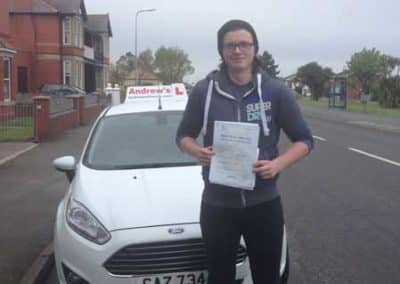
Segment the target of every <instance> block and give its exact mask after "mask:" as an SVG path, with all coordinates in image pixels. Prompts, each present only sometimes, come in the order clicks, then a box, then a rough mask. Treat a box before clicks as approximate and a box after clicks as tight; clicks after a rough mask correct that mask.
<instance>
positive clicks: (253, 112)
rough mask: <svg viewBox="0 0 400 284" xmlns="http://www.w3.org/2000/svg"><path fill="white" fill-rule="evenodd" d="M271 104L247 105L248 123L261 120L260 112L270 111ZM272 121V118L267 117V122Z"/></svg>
mask: <svg viewBox="0 0 400 284" xmlns="http://www.w3.org/2000/svg"><path fill="white" fill-rule="evenodd" d="M270 110H271V102H269V101H267V102H263V103H262V104H260V103H259V102H258V103H254V104H248V105H246V113H247V121H255V120H261V112H260V111H270ZM269 121H271V116H270V115H267V122H269Z"/></svg>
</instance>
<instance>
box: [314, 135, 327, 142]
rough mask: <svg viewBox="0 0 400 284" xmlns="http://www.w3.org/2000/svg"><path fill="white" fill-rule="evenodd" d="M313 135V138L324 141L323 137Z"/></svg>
mask: <svg viewBox="0 0 400 284" xmlns="http://www.w3.org/2000/svg"><path fill="white" fill-rule="evenodd" d="M313 137H314V139H317V140H320V141H326V139H325V138H322V137H320V136H316V135H313Z"/></svg>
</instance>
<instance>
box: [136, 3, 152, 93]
mask: <svg viewBox="0 0 400 284" xmlns="http://www.w3.org/2000/svg"><path fill="white" fill-rule="evenodd" d="M155 10H156V9H143V10H139V11H137V12H136V16H135V69H136V85H138V84H139V68H138V61H139V58H138V53H137V52H138V50H137V49H138V48H137V46H138V44H137V43H138V40H137V31H138V29H137V26H138V25H137V23H138V22H137V19H138V16H139V14H140V13H145V12H154V11H155Z"/></svg>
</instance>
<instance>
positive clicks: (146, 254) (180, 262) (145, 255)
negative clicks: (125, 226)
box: [104, 239, 247, 275]
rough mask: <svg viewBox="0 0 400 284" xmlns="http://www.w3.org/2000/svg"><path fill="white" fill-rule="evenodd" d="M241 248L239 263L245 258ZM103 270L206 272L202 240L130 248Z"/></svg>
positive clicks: (132, 246)
mask: <svg viewBox="0 0 400 284" xmlns="http://www.w3.org/2000/svg"><path fill="white" fill-rule="evenodd" d="M246 256H247V254H246V249H245V248H244V247H243V246H242V245H240V246H239V248H238V251H237V257H236V263H240V262H243V261H244V259H245V258H246ZM104 267H105V268H106V269H107V271H109V272H110V273H111V274H113V275H150V274H163V273H174V272H183V271H198V270H206V269H207V261H206V251H205V248H204V243H203V241H202V240H201V239H190V240H178V241H164V242H154V243H145V244H137V245H130V246H127V247H125V248H123V249H121V250H119V251H118V252H116V253H115V254H114V255H113V256H112V257H111V258H109V259H108V260H107V261H106V262H105V263H104Z"/></svg>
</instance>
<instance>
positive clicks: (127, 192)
mask: <svg viewBox="0 0 400 284" xmlns="http://www.w3.org/2000/svg"><path fill="white" fill-rule="evenodd" d="M150 93H151V92H150ZM156 93H157V90H156ZM186 100H187V98H186V97H185V98H181V97H180V98H179V99H178V98H177V97H175V96H173V95H172V97H171V96H169V95H167V96H161V95H160V94H159V95H158V96H154V97H153V96H149V97H146V98H141V99H136V100H134V101H133V102H125V103H124V104H120V105H117V106H112V107H110V108H108V109H106V110H105V111H103V113H102V114H101V115H100V116H99V117H98V119H97V121H96V122H95V124H94V126H93V129H92V130H91V133H90V135H89V138H88V140H87V142H86V145H85V147H84V149H83V152H82V155H81V157H80V159H79V160H78V161H75V159H74V157H72V156H64V157H61V158H58V159H56V160H55V161H54V165H55V167H56V169H58V170H60V171H63V172H65V173H66V174H67V177H68V179H69V181H70V186H69V188H68V190H67V192H66V194H65V196H64V198H63V199H62V201H61V202H60V204H59V207H58V211H57V218H56V224H55V236H54V250H55V260H56V268H57V274H58V279H59V281H60V283H63V284H64V283H68V284H75V283H83V284H84V283H91V284H102V283H104V284H105V283H107V284H110V283H119V284H128V283H129V284H206V283H207V264H206V255H205V250H204V246H203V242H202V239H201V231H200V225H199V213H200V200H201V192H202V189H203V182H202V179H201V174H200V172H201V168H200V166H199V165H198V164H197V163H196V161H195V160H193V158H191V157H189V156H187V155H185V154H183V153H181V152H180V151H179V150H178V148H177V147H176V145H175V133H176V129H177V126H178V124H179V122H180V120H181V117H182V112H183V109H184V107H185V104H186ZM283 243H284V245H283V247H282V251H283V252H284V253H283V254H282V256H283V257H282V262H281V274H282V275H283V276H284V277H283V279H286V276H285V275H286V274H287V271H288V269H287V267H288V266H287V265H286V263H287V261H286V235H285V236H284V242H283ZM236 263H237V264H236V265H237V272H236V280H237V283H242V282H243V279H244V278H245V277H247V276H248V275H249V265H248V258H247V255H246V248H245V244H244V243H243V242H241V245H240V246H239V248H238V251H237V259H236ZM283 283H284V282H283Z"/></svg>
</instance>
